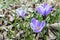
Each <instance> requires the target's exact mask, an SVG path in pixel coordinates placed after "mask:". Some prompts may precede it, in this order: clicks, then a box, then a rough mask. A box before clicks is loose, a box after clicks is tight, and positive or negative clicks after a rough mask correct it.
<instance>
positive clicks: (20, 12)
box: [16, 8, 25, 17]
mask: <svg viewBox="0 0 60 40" xmlns="http://www.w3.org/2000/svg"><path fill="white" fill-rule="evenodd" d="M16 13H17V15H18V16H21V17H24V16H25V12H24V10H22V9H20V8H18V9H16Z"/></svg>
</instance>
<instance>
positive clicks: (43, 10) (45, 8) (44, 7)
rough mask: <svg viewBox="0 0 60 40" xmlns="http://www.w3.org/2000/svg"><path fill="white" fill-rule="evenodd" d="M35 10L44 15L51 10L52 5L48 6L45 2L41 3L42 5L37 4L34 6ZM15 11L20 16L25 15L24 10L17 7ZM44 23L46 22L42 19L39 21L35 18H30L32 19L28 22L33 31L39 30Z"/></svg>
mask: <svg viewBox="0 0 60 40" xmlns="http://www.w3.org/2000/svg"><path fill="white" fill-rule="evenodd" d="M35 10H36V11H37V12H38V13H39V14H40V15H42V16H46V15H48V14H49V13H50V12H51V10H52V6H49V5H48V4H47V3H43V4H42V5H40V6H37V7H36V8H35ZM16 12H17V15H18V16H22V17H24V16H25V12H24V10H20V9H19V8H18V9H17V10H16ZM45 25H46V22H45V21H44V20H43V21H42V22H39V21H38V20H36V19H35V18H32V19H31V22H30V26H31V29H32V30H33V31H34V32H35V33H38V32H41V31H42V29H43V28H44V26H45Z"/></svg>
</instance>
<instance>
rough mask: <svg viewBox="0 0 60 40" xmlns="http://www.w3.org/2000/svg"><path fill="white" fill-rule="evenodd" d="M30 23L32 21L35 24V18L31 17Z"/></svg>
mask: <svg viewBox="0 0 60 40" xmlns="http://www.w3.org/2000/svg"><path fill="white" fill-rule="evenodd" d="M31 23H33V24H34V25H35V26H36V19H35V18H32V19H31Z"/></svg>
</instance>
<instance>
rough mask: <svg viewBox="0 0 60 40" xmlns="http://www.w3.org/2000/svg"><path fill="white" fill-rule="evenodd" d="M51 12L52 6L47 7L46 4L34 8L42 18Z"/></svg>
mask: <svg viewBox="0 0 60 40" xmlns="http://www.w3.org/2000/svg"><path fill="white" fill-rule="evenodd" d="M51 10H52V6H49V5H48V4H47V3H43V5H41V6H38V7H36V11H37V12H38V13H39V14H41V15H42V16H46V15H47V14H49V13H50V12H51Z"/></svg>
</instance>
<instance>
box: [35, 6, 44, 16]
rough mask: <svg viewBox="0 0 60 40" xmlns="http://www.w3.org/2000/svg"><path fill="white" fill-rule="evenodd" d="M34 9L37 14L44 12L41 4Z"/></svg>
mask: <svg viewBox="0 0 60 40" xmlns="http://www.w3.org/2000/svg"><path fill="white" fill-rule="evenodd" d="M36 11H37V12H38V13H39V14H41V15H43V14H44V12H45V9H44V8H43V7H42V6H39V7H36Z"/></svg>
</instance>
